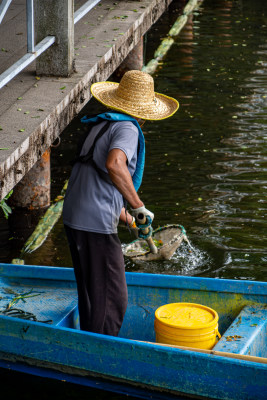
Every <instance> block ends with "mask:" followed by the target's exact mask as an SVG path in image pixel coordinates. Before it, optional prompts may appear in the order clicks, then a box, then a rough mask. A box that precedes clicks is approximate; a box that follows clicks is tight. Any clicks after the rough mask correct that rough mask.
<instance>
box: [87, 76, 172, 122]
mask: <svg viewBox="0 0 267 400" xmlns="http://www.w3.org/2000/svg"><path fill="white" fill-rule="evenodd" d="M91 92H92V95H93V96H94V97H95V98H96V99H97V100H98V101H99V102H100V103H102V104H104V105H105V106H107V107H109V108H112V109H114V110H118V111H122V112H124V113H126V114H129V115H131V116H133V117H137V118H141V119H148V120H160V119H165V118H168V117H170V116H171V115H173V114H174V113H175V112H176V111H177V110H178V108H179V103H178V101H177V100H175V99H173V98H172V97H168V96H165V95H164V94H160V93H155V92H154V80H153V78H152V77H151V76H150V75H149V74H147V73H146V72H142V71H137V70H131V71H128V72H126V73H125V74H124V75H123V77H122V79H121V81H120V83H115V82H109V81H107V82H97V83H94V84H93V85H92V86H91Z"/></svg>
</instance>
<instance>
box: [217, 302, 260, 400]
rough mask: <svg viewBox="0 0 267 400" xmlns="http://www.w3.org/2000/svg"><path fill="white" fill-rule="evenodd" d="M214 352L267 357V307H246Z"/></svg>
mask: <svg viewBox="0 0 267 400" xmlns="http://www.w3.org/2000/svg"><path fill="white" fill-rule="evenodd" d="M214 350H219V351H226V352H230V353H236V354H248V355H252V354H253V355H254V356H257V357H267V307H266V306H264V305H251V306H246V307H244V308H243V310H242V311H241V312H240V314H239V315H238V317H237V318H236V319H235V320H234V322H233V323H232V324H231V325H230V327H229V328H228V329H227V331H226V332H225V334H224V335H223V336H222V338H221V340H220V341H219V342H218V343H217V344H216V346H215V347H214ZM266 397H267V396H266Z"/></svg>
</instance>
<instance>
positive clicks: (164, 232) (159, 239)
mask: <svg viewBox="0 0 267 400" xmlns="http://www.w3.org/2000/svg"><path fill="white" fill-rule="evenodd" d="M152 238H153V241H154V243H155V245H156V247H157V249H158V252H157V254H153V253H151V251H150V248H149V246H148V244H147V242H146V240H143V239H137V240H135V241H133V242H131V243H130V244H128V245H126V246H125V247H124V248H123V254H124V255H125V256H126V257H129V258H131V259H132V260H133V261H134V262H138V261H154V260H169V259H170V258H171V257H172V255H173V254H174V252H175V251H176V250H177V249H178V247H179V246H180V245H181V243H182V241H183V240H186V239H187V238H186V232H185V229H184V227H183V226H182V225H166V226H163V227H160V228H157V229H155V230H154V231H153V234H152Z"/></svg>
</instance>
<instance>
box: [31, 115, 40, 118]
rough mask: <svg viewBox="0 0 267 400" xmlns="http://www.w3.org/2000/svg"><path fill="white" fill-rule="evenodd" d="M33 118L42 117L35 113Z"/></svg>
mask: <svg viewBox="0 0 267 400" xmlns="http://www.w3.org/2000/svg"><path fill="white" fill-rule="evenodd" d="M31 118H40V115H35V116H34V117H31Z"/></svg>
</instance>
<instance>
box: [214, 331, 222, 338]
mask: <svg viewBox="0 0 267 400" xmlns="http://www.w3.org/2000/svg"><path fill="white" fill-rule="evenodd" d="M215 333H216V337H218V339H221V337H222V336H221V334H220V332H219V331H218V329H216V332H215Z"/></svg>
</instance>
